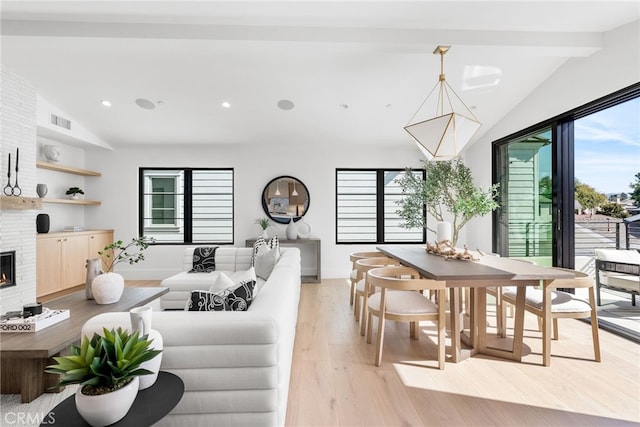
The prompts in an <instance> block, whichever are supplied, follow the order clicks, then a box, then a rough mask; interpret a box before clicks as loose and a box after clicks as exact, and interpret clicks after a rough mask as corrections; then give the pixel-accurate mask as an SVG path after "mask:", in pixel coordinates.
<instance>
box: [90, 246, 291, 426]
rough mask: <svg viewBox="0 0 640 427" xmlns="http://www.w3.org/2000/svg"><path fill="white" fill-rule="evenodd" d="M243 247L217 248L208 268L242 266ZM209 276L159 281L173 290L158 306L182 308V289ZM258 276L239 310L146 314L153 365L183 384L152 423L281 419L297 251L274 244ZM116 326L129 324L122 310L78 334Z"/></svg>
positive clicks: (246, 257)
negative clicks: (158, 353) (269, 265)
mask: <svg viewBox="0 0 640 427" xmlns="http://www.w3.org/2000/svg"><path fill="white" fill-rule="evenodd" d="M251 251H252V249H251V248H226V247H221V248H219V249H218V251H217V253H216V271H219V270H223V271H227V272H232V271H240V270H246V269H248V268H249V266H250V260H251ZM190 253H191V254H192V253H193V249H191V250H190V252H189V249H187V250H185V267H186V268H185V270H186V269H188V268H190V263H191V259H190V258H189V254H190ZM187 258H189V259H188V262H187ZM187 264H189V265H188V266H187ZM217 274H218V273H216V272H213V273H188V274H187V273H180V274H179V275H176V276H173V277H172V278H170V279H173V280H168V281H167V280H165V283H164V284H165V285H167V284H168V285H173V286H175V288H172V289H171V291H170V292H169V293H168V294H166V295H165V297H164V298H163V301H162V305H163V307H165V308H181V309H184V306H185V302H186V301H187V299H188V298H189V295H190V292H189V290H188V288H189V287H192V288H191V289H193V290H196V289H200V290H207V289H209V286H211V284H212V283H213V280H215V277H216V276H217ZM258 281H259V282H261V283H260V284H261V286H260V290H259V292H258V294H257V296H256V298H255V299H254V301H253V303H252V304H251V306H250V307H249V309H248V311H245V312H234V311H215V312H195V311H183V310H180V311H160V312H154V313H153V318H152V329H155V330H157V331H159V332H160V333H161V334H162V338H163V341H164V350H163V353H162V364H161V368H160V369H161V370H164V371H168V372H172V373H174V374H176V375H178V376H179V377H180V378H182V380H183V381H184V384H185V393H184V396H183V398H182V400H181V401H180V403H178V405H177V406H176V408H175V409H174V410H173V411H171V413H170V414H169V415H168V416H167V417H165V418H164V419H163V420H161V421H160V422H159V423H158V424H157V425H160V426H190V427H194V426H214V425H216V426H232V425H237V426H239V425H242V426H282V425H284V422H285V416H286V409H287V398H288V392H289V378H290V374H291V362H292V355H293V345H294V340H295V331H296V322H297V316H298V302H299V299H300V250H299V249H298V248H282V249H281V255H280V257H279V259H278V261H277V263H276V264H275V267H274V268H273V271H272V272H271V274H270V276H269V277H268V279H267V280H266V281H261V280H260V279H258ZM117 326H124V327H130V320H129V314H128V313H107V314H102V315H99V316H96V317H93V318H92V319H90V320H89V321H88V322H87V323H86V324H85V326H84V328H83V335H91V334H92V333H93V331H96V330H101V329H102V327H107V328H113V327H117Z"/></svg>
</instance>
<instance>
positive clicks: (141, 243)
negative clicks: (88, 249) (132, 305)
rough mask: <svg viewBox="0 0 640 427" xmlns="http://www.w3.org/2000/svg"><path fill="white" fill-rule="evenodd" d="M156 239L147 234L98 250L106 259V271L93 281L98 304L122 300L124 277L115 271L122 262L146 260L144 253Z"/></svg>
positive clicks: (93, 290) (134, 262) (93, 291)
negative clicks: (126, 242)
mask: <svg viewBox="0 0 640 427" xmlns="http://www.w3.org/2000/svg"><path fill="white" fill-rule="evenodd" d="M154 241H155V240H154V239H153V238H149V237H146V236H142V237H138V238H135V239H132V240H131V242H129V243H128V244H126V245H125V244H124V242H123V241H122V240H118V241H115V242H113V243H111V244H109V245H107V246H105V247H104V249H103V250H101V251H99V252H98V255H100V256H101V257H102V260H103V261H104V262H103V264H104V266H105V271H104V272H103V273H102V274H99V275H98V276H96V277H95V278H94V279H93V281H92V282H91V293H92V295H93V298H94V299H95V300H96V303H98V304H113V303H115V302H118V301H119V300H120V297H121V296H122V292H124V277H122V275H120V274H118V273H115V272H114V271H113V269H114V267H115V266H116V265H118V264H119V263H121V262H127V263H129V264H137V263H139V262H140V261H143V260H144V254H143V253H142V252H143V251H144V250H145V249H147V248H148V247H149V245H150V244H151V243H153V242H154Z"/></svg>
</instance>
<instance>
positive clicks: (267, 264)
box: [251, 236, 280, 280]
mask: <svg viewBox="0 0 640 427" xmlns="http://www.w3.org/2000/svg"><path fill="white" fill-rule="evenodd" d="M279 257H280V241H279V240H278V237H277V236H273V237H272V238H271V239H269V241H268V242H267V241H265V240H264V239H263V238H262V237H259V238H258V239H257V240H256V242H255V243H254V245H253V254H252V259H251V265H252V266H254V267H255V269H256V275H257V276H258V277H260V278H261V279H264V280H267V279H269V275H270V274H271V271H272V270H273V267H274V266H275V265H276V262H277V261H278V258H279Z"/></svg>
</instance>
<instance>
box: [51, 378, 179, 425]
mask: <svg viewBox="0 0 640 427" xmlns="http://www.w3.org/2000/svg"><path fill="white" fill-rule="evenodd" d="M183 394H184V383H183V382H182V380H181V379H180V377H178V376H177V375H174V374H171V373H169V372H163V371H160V372H159V374H158V379H157V380H156V382H155V384H153V385H152V386H151V387H149V388H147V389H145V390H140V391H139V392H138V395H137V396H136V400H135V401H134V402H133V405H132V406H131V409H129V412H128V413H127V415H126V416H125V417H124V418H123V419H121V420H120V421H118V422H117V423H115V424H111V426H113V427H125V426H130V427H143V426H150V425H153V424H154V423H156V422H158V421H160V420H161V419H162V418H164V416H165V415H167V414H168V413H169V412H171V410H172V409H173V408H175V406H176V405H177V404H178V402H179V401H180V399H182V395H183ZM50 426H64V427H87V426H89V424H87V422H86V421H85V420H84V419H83V418H82V417H81V416H80V414H79V413H78V410H77V409H76V401H75V394H73V395H71V396H69V397H67V398H66V399H65V400H63V401H62V402H60V403H59V404H58V405H57V406H56V407H55V408H53V409H52V410H51V411H49V414H47V415H46V416H45V417H44V418H43V421H42V424H40V427H50ZM111 426H110V427H111Z"/></svg>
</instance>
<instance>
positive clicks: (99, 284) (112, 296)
mask: <svg viewBox="0 0 640 427" xmlns="http://www.w3.org/2000/svg"><path fill="white" fill-rule="evenodd" d="M123 292H124V277H122V276H121V275H120V274H118V273H103V274H101V275H99V276H97V277H96V278H95V279H93V282H92V283H91V293H93V298H94V299H95V300H96V303H97V304H113V303H114V302H118V301H120V297H122V293H123Z"/></svg>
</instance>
